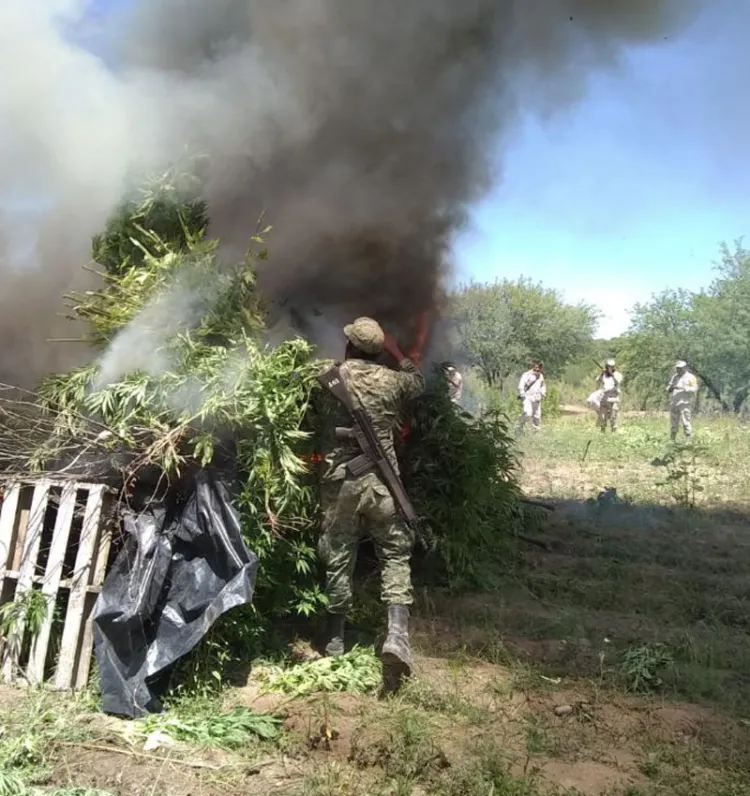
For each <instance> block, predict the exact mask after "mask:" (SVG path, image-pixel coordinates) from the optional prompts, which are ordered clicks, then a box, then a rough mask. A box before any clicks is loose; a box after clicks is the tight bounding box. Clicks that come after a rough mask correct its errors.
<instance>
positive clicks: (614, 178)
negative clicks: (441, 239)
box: [455, 0, 750, 337]
mask: <svg viewBox="0 0 750 796" xmlns="http://www.w3.org/2000/svg"><path fill="white" fill-rule="evenodd" d="M749 5H750V4H748V3H747V2H746V0H734V3H733V4H732V6H733V7H732V13H728V11H727V6H728V4H726V5H725V4H724V3H722V2H718V3H716V5H715V6H714V8H713V10H712V11H711V12H708V13H707V14H706V15H705V16H704V17H703V18H702V19H701V20H700V21H698V22H697V23H696V24H695V25H693V26H692V27H691V28H690V29H689V30H688V31H687V32H686V33H685V34H684V35H683V36H681V37H680V38H679V39H678V40H675V41H669V40H668V41H664V42H661V43H660V44H659V46H658V47H649V48H640V49H634V50H631V51H629V52H628V53H627V56H626V58H625V63H624V64H623V65H622V66H621V68H619V69H618V70H617V71H610V72H606V73H605V72H602V73H599V74H597V75H595V76H594V78H593V79H592V81H591V85H590V87H589V91H588V94H587V96H586V98H585V99H584V100H583V101H582V102H581V103H579V104H578V105H577V106H575V107H573V108H570V109H568V110H566V111H564V112H561V113H559V114H557V115H556V117H555V118H553V119H547V120H539V119H536V118H531V117H529V118H524V119H523V120H522V121H521V122H520V124H519V126H518V128H517V130H516V132H515V134H514V135H513V137H512V140H511V142H510V144H509V145H508V146H506V147H505V148H504V149H503V151H502V152H501V153H499V154H498V157H499V161H500V163H501V164H502V171H501V172H499V173H498V181H497V183H496V187H495V189H494V190H493V192H492V194H491V195H490V196H489V197H488V198H487V199H486V200H485V201H484V202H482V203H481V205H480V206H479V207H477V208H476V211H475V213H474V214H473V220H472V226H471V229H470V230H469V231H467V232H466V233H465V234H463V235H462V236H461V237H460V238H459V239H458V241H457V245H456V249H455V254H456V258H457V260H458V263H459V266H460V268H459V274H458V278H459V279H463V280H466V279H470V278H473V279H478V280H493V279H495V278H503V277H509V278H516V277H518V276H527V277H531V278H533V279H538V280H540V281H542V282H543V283H544V284H545V285H548V286H550V287H555V288H558V289H559V290H561V291H563V292H564V294H565V295H566V297H567V298H568V299H569V300H573V301H578V300H584V301H587V302H590V303H594V304H596V305H598V306H599V307H600V308H601V310H602V312H603V313H604V316H605V317H604V318H603V319H602V322H601V325H600V334H601V335H602V336H606V337H608V336H612V335H616V334H619V333H621V332H623V331H625V329H626V327H627V325H628V318H629V313H628V310H629V308H630V307H631V306H632V305H633V304H634V303H636V302H639V301H646V300H648V298H649V297H650V296H651V295H652V294H653V293H654V292H658V291H661V290H663V289H664V288H668V287H678V286H681V287H687V288H690V289H698V288H700V287H702V286H706V285H708V283H709V282H710V281H711V280H712V278H713V276H714V274H713V263H714V262H715V260H716V259H717V256H718V246H719V243H720V242H721V241H728V242H730V243H731V242H732V241H734V240H735V239H736V238H739V237H742V236H743V235H745V234H746V233H748V232H750V213H749V212H748V211H749V210H750V198H749V195H748V186H749V183H750V179H749V178H750V137H749V136H748V130H750V126H749V124H748V122H750V111H749V110H748V108H747V107H746V106H747V102H746V88H745V85H744V84H745V82H746V80H747V78H748V77H749V76H750V69H749V63H750V58H749V57H748V55H749V54H748V53H747V52H746V50H747V49H748V48H747V44H746V41H743V37H744V36H745V34H744V32H743V31H746V30H747V27H746V26H747V22H748V21H749V19H750V13H749ZM743 106H745V107H743ZM749 237H750V236H749Z"/></svg>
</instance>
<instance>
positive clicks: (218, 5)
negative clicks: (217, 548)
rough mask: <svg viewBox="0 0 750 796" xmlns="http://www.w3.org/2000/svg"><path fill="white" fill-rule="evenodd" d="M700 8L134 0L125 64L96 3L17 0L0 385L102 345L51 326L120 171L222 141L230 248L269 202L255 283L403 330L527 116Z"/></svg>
mask: <svg viewBox="0 0 750 796" xmlns="http://www.w3.org/2000/svg"><path fill="white" fill-rule="evenodd" d="M113 1H114V0H109V2H110V3H112V2H113ZM97 5H98V6H100V7H101V6H102V2H101V0H100V2H99V3H98V4H97ZM113 13H114V12H113ZM696 13H697V0H695V2H694V0H607V2H603V1H602V0H357V2H349V3H346V2H335V1H334V0H283V1H282V0H130V2H120V8H119V10H118V11H117V12H116V19H115V20H114V21H113V18H112V15H110V16H109V18H108V19H109V21H108V23H107V30H108V31H109V32H110V35H108V36H107V38H106V40H105V42H106V43H105V45H102V46H103V47H104V48H105V49H106V51H107V55H108V59H107V60H109V61H111V62H114V63H115V66H114V67H112V66H108V65H107V63H105V61H104V60H103V59H102V58H101V57H99V56H98V55H94V54H92V53H91V52H89V51H88V50H87V49H86V48H85V47H84V45H83V43H82V42H81V39H82V38H85V37H84V33H85V32H86V30H85V28H86V25H88V26H91V25H95V24H96V22H97V19H98V18H99V16H100V15H101V8H100V9H99V11H97V9H96V8H94V7H93V6H92V4H91V3H89V2H86V0H34V1H33V2H30V0H3V2H2V4H1V6H0V75H2V78H0V208H2V210H3V216H2V218H0V246H1V247H2V249H1V250H0V278H1V279H2V297H1V298H0V339H1V340H2V348H1V349H0V380H4V381H12V382H15V383H18V384H21V385H24V386H30V385H31V384H32V383H33V382H34V381H35V380H36V379H38V378H39V377H40V376H42V375H44V374H46V373H47V372H49V371H50V370H53V369H57V368H60V367H62V366H64V365H69V364H70V363H71V362H72V361H74V360H75V359H76V358H78V359H80V358H85V357H86V356H87V355H88V353H87V352H86V351H84V350H82V349H81V347H80V346H76V345H75V344H62V343H58V344H52V343H47V342H46V340H47V338H49V337H50V336H58V335H65V336H71V334H74V333H75V332H74V330H72V329H71V328H70V324H69V323H68V322H67V321H63V320H62V319H61V318H59V317H58V313H59V312H60V309H61V295H62V293H63V292H65V291H66V290H69V289H70V288H71V287H73V286H76V287H80V286H81V285H82V284H85V283H86V280H87V279H90V278H91V277H90V274H89V273H88V272H86V271H84V270H82V269H81V267H80V266H81V265H82V264H84V263H86V261H87V259H88V257H89V256H90V254H89V246H90V237H91V235H92V234H94V233H95V232H97V231H98V230H99V229H100V228H101V226H102V224H103V222H104V220H105V218H106V217H107V215H108V213H109V212H111V210H112V208H113V207H114V205H115V204H116V202H117V201H118V200H119V199H120V198H121V197H122V196H123V192H124V191H125V190H126V186H127V185H128V184H131V183H130V182H128V180H129V178H131V177H132V176H133V175H136V176H137V175H139V174H142V173H144V171H145V170H147V169H150V168H154V167H159V166H162V165H164V164H166V163H168V162H169V161H170V159H172V158H173V157H174V156H175V154H176V153H178V152H181V151H183V150H184V148H185V147H192V148H195V149H198V150H200V151H202V152H205V153H207V154H208V155H209V156H210V163H211V171H210V179H209V183H208V187H207V199H208V201H209V210H210V215H211V218H212V231H213V232H214V233H215V234H217V235H219V236H220V237H221V239H222V241H224V242H225V244H226V245H227V247H228V249H229V251H230V252H233V253H234V254H236V253H238V252H240V251H241V250H242V249H243V248H244V246H245V244H246V241H247V239H248V237H249V234H251V232H252V231H253V229H254V227H255V223H256V220H257V218H258V216H259V215H260V214H261V212H263V211H265V212H266V217H267V218H268V220H269V222H270V223H272V224H273V226H274V232H273V235H272V238H271V240H270V253H271V257H270V260H269V261H268V263H267V264H266V265H265V266H264V271H263V272H262V273H261V285H262V287H263V288H264V290H265V291H266V292H267V294H268V295H269V296H270V297H271V298H272V299H273V300H274V301H275V302H276V304H277V306H281V307H283V308H284V312H287V311H288V310H289V309H290V308H291V309H292V310H293V311H294V312H296V313H298V314H299V315H300V316H301V317H302V319H303V321H309V322H310V324H311V326H310V329H311V331H310V334H311V335H313V336H315V335H316V332H315V329H316V328H318V327H319V328H320V329H321V330H324V331H321V332H320V334H324V335H327V334H328V331H327V330H328V329H330V328H331V322H330V321H331V319H332V318H333V317H335V318H336V323H339V319H340V318H344V317H346V316H347V315H348V314H352V313H364V312H367V313H371V314H375V315H377V316H379V317H380V318H382V319H383V320H384V321H385V322H386V323H393V324H396V325H398V326H402V327H403V326H404V324H406V323H408V321H409V320H410V319H411V318H413V317H414V315H415V314H416V313H417V312H419V311H420V310H421V309H423V308H424V307H425V306H429V305H431V304H432V303H433V301H434V297H435V295H436V293H437V292H438V291H439V289H440V285H441V282H442V280H443V278H444V275H445V273H446V269H447V268H448V259H447V255H448V249H449V245H450V241H451V238H452V236H453V235H454V234H455V232H456V231H457V229H459V228H460V226H461V224H462V223H463V222H464V220H465V217H466V212H467V208H468V207H469V206H470V204H471V203H472V202H473V201H475V200H477V199H479V198H481V196H482V195H483V194H484V192H485V191H486V190H487V188H488V187H489V185H490V184H491V182H492V178H493V174H492V172H491V164H492V163H493V160H494V155H495V151H494V150H495V148H496V143H497V142H498V141H501V140H502V136H503V134H504V133H506V132H508V131H509V130H511V129H512V126H513V123H514V121H515V120H516V118H517V114H518V112H519V110H521V109H523V110H537V111H549V110H554V109H555V108H558V107H563V106H567V105H569V104H570V103H572V102H575V101H576V100H577V99H578V98H580V97H581V96H582V95H583V94H584V93H585V91H586V86H587V81H588V79H589V77H590V75H591V74H592V71H593V70H594V69H595V68H596V67H597V66H598V65H601V64H606V65H617V63H618V61H619V59H620V57H621V55H622V53H623V51H624V48H626V47H627V46H629V45H630V44H633V43H639V42H657V41H659V40H660V39H662V38H663V37H665V36H667V35H670V36H672V35H677V34H679V32H680V30H681V29H682V28H683V27H684V26H685V25H686V24H688V23H690V22H691V20H693V19H694V18H695V15H696ZM98 15H99V16H98ZM76 30H77V31H78V39H76V37H75V35H74V33H73V32H72V31H76ZM29 208H31V209H29ZM188 303H189V302H188ZM316 318H323V319H325V320H323V321H319V320H318V321H316V320H315V319H316ZM316 324H317V325H318V326H317V327H316ZM134 339H138V335H137V334H135V337H134ZM134 348H140V349H141V350H142V346H134ZM121 354H122V352H118V368H119V367H121V366H122V363H121V361H119V360H121V359H122V356H121ZM125 355H126V352H125ZM133 364H134V365H135V364H137V363H136V361H135V359H134V361H133Z"/></svg>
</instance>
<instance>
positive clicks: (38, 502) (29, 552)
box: [3, 479, 51, 683]
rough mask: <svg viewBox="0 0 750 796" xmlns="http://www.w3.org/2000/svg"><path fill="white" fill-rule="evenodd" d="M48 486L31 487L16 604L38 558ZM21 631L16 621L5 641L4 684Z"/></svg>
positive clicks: (43, 482)
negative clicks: (32, 488)
mask: <svg viewBox="0 0 750 796" xmlns="http://www.w3.org/2000/svg"><path fill="white" fill-rule="evenodd" d="M50 486H51V485H50V482H49V481H48V480H46V479H40V480H39V481H37V483H36V485H35V487H34V496H33V497H32V499H31V509H30V511H29V523H28V527H27V529H26V536H25V538H24V540H23V550H22V552H21V566H20V570H19V574H18V582H17V584H16V596H15V601H16V602H20V601H21V600H22V599H23V598H24V596H25V594H26V592H28V591H29V589H31V588H32V584H33V582H34V575H35V573H36V562H37V558H38V557H39V543H40V542H41V540H42V531H43V529H44V515H45V514H46V513H47V501H48V498H49V490H50ZM24 630H25V622H24V621H23V620H21V619H19V620H18V621H17V622H16V626H15V627H14V629H13V633H12V635H11V637H10V638H8V639H7V642H8V646H7V649H6V655H5V660H4V662H3V679H4V680H5V682H6V683H9V682H12V680H13V677H14V675H15V670H16V668H17V666H18V656H19V655H20V652H21V646H22V643H23V633H24Z"/></svg>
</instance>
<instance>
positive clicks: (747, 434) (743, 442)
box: [519, 413, 750, 506]
mask: <svg viewBox="0 0 750 796" xmlns="http://www.w3.org/2000/svg"><path fill="white" fill-rule="evenodd" d="M682 442H683V440H682V437H678V444H679V445H681V443H682ZM694 443H695V448H696V450H697V461H696V466H695V474H696V476H697V478H698V481H699V483H700V486H701V487H703V488H702V490H701V494H700V496H699V500H698V504H699V505H704V506H720V505H727V504H742V503H743V502H746V501H747V500H748V492H747V488H746V484H747V478H748V476H749V475H750V426H749V425H744V424H741V423H740V422H739V421H737V420H735V419H720V420H705V419H701V418H697V419H696V420H695V423H694ZM519 445H520V449H521V452H522V454H523V466H524V480H525V486H526V490H527V492H534V493H536V494H541V495H545V496H547V497H553V498H561V499H574V500H580V499H584V500H585V499H587V498H595V497H596V496H597V494H598V493H599V492H600V491H602V490H603V489H605V488H606V487H614V488H615V489H616V490H617V492H618V495H619V496H620V497H621V498H624V499H627V500H631V501H633V502H637V503H657V504H664V505H675V499H674V496H673V490H672V489H671V488H670V487H669V486H668V485H664V486H661V485H660V483H661V482H663V481H664V480H665V476H666V472H665V468H664V467H659V466H656V465H655V464H654V461H655V460H657V459H662V458H663V457H664V456H665V455H667V454H669V453H670V452H671V451H674V447H675V446H673V445H671V444H670V441H669V418H668V417H667V416H666V415H656V416H653V417H646V418H643V417H637V418H629V417H623V418H622V420H621V427H620V431H619V433H618V434H614V435H613V434H611V433H609V432H608V433H606V434H602V433H601V432H600V431H599V430H598V429H597V428H596V425H595V416H594V414H593V413H589V414H586V415H583V416H575V417H562V418H560V419H557V420H552V421H550V422H548V423H545V424H544V426H543V429H542V431H541V433H539V434H535V435H532V434H527V435H526V436H525V437H523V438H522V439H521V440H520V441H519Z"/></svg>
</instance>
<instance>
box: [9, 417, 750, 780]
mask: <svg viewBox="0 0 750 796" xmlns="http://www.w3.org/2000/svg"><path fill="white" fill-rule="evenodd" d="M634 422H635V421H634ZM567 423H569V424H570V425H566V424H567ZM648 423H651V424H652V425H651V426H648V425H645V424H644V427H636V428H634V429H631V430H629V431H624V433H623V434H622V435H621V436H620V437H618V438H617V441H616V442H614V441H612V440H611V439H610V438H607V439H606V441H604V442H602V441H601V440H600V439H599V438H595V442H594V443H592V444H591V445H589V446H588V454H587V456H586V459H585V460H584V461H583V463H581V451H582V450H585V449H586V445H587V441H588V439H589V438H590V437H591V434H590V428H589V427H588V426H587V424H586V422H585V421H584V420H579V419H575V420H571V421H568V420H561V421H559V424H558V425H557V426H555V425H550V426H549V431H547V432H546V436H545V435H544V434H543V435H540V436H539V437H538V438H535V439H532V440H529V441H528V442H527V443H524V444H525V445H526V446H527V447H526V450H525V460H524V468H525V472H524V479H525V488H526V491H527V493H528V494H529V495H534V496H536V497H542V498H544V499H545V500H548V501H552V502H553V504H554V506H555V510H554V511H553V512H550V513H549V516H548V519H547V522H546V525H545V527H544V528H543V529H542V530H541V531H540V533H539V538H540V540H541V542H542V544H543V546H542V547H540V546H538V545H533V544H529V545H527V544H521V545H520V547H519V550H518V560H517V561H513V562H509V563H508V570H507V572H505V573H501V574H500V576H499V578H498V582H497V583H495V584H488V585H489V586H491V587H492V588H490V589H488V591H486V592H484V593H481V594H464V595H461V596H456V595H451V594H448V593H442V592H436V591H426V590H421V591H420V593H419V602H418V605H417V606H416V607H415V612H414V613H415V618H414V631H413V642H414V645H415V648H416V649H417V651H418V654H417V657H416V663H417V672H416V676H415V678H414V679H413V681H412V682H411V683H410V684H408V685H407V686H406V687H405V688H404V689H402V691H401V693H400V694H399V695H397V696H396V697H390V698H387V699H380V698H378V696H377V695H375V694H355V693H328V692H326V691H317V692H316V693H313V694H310V695H307V696H298V697H295V696H294V695H293V694H289V693H286V694H281V693H264V690H263V687H262V682H261V680H260V679H259V675H258V673H257V671H256V672H253V673H251V675H250V679H249V680H248V682H247V684H245V685H244V686H240V687H236V688H233V689H230V690H227V691H225V692H224V693H223V695H222V696H221V698H213V697H205V698H197V697H191V698H185V699H183V700H182V702H181V703H179V704H177V705H176V706H175V707H174V709H173V710H172V712H171V713H169V714H167V715H166V716H165V717H163V718H161V719H159V720H158V721H157V722H155V723H154V722H151V723H148V722H146V723H143V722H122V721H119V720H116V719H112V718H107V717H105V716H102V715H101V714H100V713H99V712H98V711H97V705H96V699H95V697H93V696H91V695H83V696H81V697H78V698H75V699H71V698H70V697H65V696H61V695H52V694H44V693H39V692H28V693H24V692H21V691H18V690H16V689H8V688H3V689H0V794H6V793H8V794H19V795H20V796H23V794H28V793H33V792H47V793H55V794H57V795H58V796H82V794H88V796H95V794H96V793H110V794H118V795H119V794H122V795H123V796H125V794H128V795H129V796H130V795H132V796H141V795H143V796H146V794H148V796H156V795H163V796H178V795H179V796H186V795H187V794H196V795H197V794H201V795H203V794H205V796H219V795H220V794H240V793H242V794H245V793H253V794H259V796H272V795H278V796H280V795H281V794H290V795H291V796H302V795H303V794H304V795H305V796H307V794H310V795H311V796H334V795H339V794H341V795H343V794H349V795H350V796H358V795H359V794H361V795H362V796H364V795H365V794H381V795H382V796H386V795H388V794H393V795H394V796H407V795H408V794H413V795H414V796H420V794H436V796H490V794H492V796H544V795H546V794H567V796H574V795H577V796H581V794H585V796H605V795H606V796H657V795H658V796H662V794H663V795H664V796H750V619H748V617H750V580H749V579H748V572H750V533H749V532H748V515H747V511H746V505H747V504H746V503H743V500H742V492H743V489H744V484H743V483H742V481H743V479H744V477H745V476H744V474H745V473H746V472H747V471H746V470H745V469H744V467H745V463H746V462H747V460H748V454H747V452H744V451H742V450H739V448H733V447H732V445H739V444H740V443H741V442H742V441H743V439H744V438H742V437H740V438H739V439H740V442H739V443H738V442H733V443H731V444H729V443H727V442H726V440H727V439H728V437H727V436H726V434H725V430H724V429H723V428H718V427H707V428H706V429H705V435H704V436H705V439H706V447H707V449H708V450H709V453H708V454H706V455H708V456H712V457H714V458H713V459H710V461H711V462H712V464H711V466H710V467H709V466H707V467H706V469H707V470H708V471H709V473H710V475H709V483H715V482H716V479H726V484H728V486H727V488H726V489H727V492H728V495H727V497H729V498H730V499H729V500H725V501H720V500H717V499H716V498H715V495H716V489H715V488H714V487H711V488H709V489H707V490H704V491H702V492H699V493H696V494H699V495H700V497H699V499H698V500H697V502H696V505H695V506H693V507H692V508H691V507H688V506H686V505H682V504H681V503H680V500H679V499H678V498H676V497H675V488H674V484H670V485H668V486H662V487H657V486H655V485H653V484H651V482H650V481H649V480H648V477H651V478H652V480H653V472H654V471H653V468H652V465H650V463H649V462H650V459H651V457H652V455H656V454H659V453H660V450H661V448H663V445H664V443H663V439H662V436H663V429H661V428H660V426H659V425H658V424H659V423H660V421H658V420H654V421H648ZM574 424H575V425H574ZM712 446H713V447H712ZM702 467H704V464H703V463H701V462H698V463H697V464H696V465H695V470H696V472H702V470H701V468H702ZM602 472H604V473H605V475H604V476H602ZM558 478H559V479H560V486H559V488H557V489H550V487H549V484H550V479H558ZM719 482H720V481H719ZM604 486H611V487H613V488H614V489H616V491H617V492H616V493H617V495H618V499H617V500H616V501H614V502H608V500H607V499H600V500H597V499H596V498H597V495H598V494H599V493H600V491H601V490H602V489H603V488H604ZM677 486H678V487H679V484H678V485H677ZM677 494H678V496H679V489H677ZM619 496H624V497H625V498H629V499H630V501H629V502H627V501H626V502H621V498H620V497H619ZM649 496H658V500H656V499H652V500H648V499H647V498H648V497H649ZM587 501H588V502H587ZM372 665H376V662H375V661H374V659H372ZM305 666H306V664H303V665H302V668H301V669H299V673H300V674H299V677H300V678H301V679H300V682H302V680H304V677H305V676H307V675H305V673H304V672H305V671H307V670H305V668H304V667H305ZM339 686H340V687H346V683H345V682H344V683H343V685H342V684H341V683H339ZM238 708H241V709H247V712H252V713H253V714H268V713H272V714H277V715H279V716H281V717H283V730H282V732H281V733H280V734H279V735H278V737H275V738H273V739H270V740H263V739H262V738H258V737H257V735H253V734H250V735H248V736H246V737H245V740H244V741H242V742H241V743H240V744H237V743H229V737H228V736H226V735H225V736H220V735H219V734H217V733H218V730H214V731H211V732H209V729H208V728H210V727H212V726H218V723H219V720H220V719H221V718H222V717H223V716H226V715H229V712H230V711H232V710H236V709H238ZM186 722H187V723H191V722H192V723H191V725H190V726H191V727H193V730H192V732H193V736H191V737H190V738H189V739H187V740H186V739H185V737H184V735H185V733H184V732H183V731H182V730H181V727H183V725H184V724H185V723H186ZM222 726H223V725H222ZM196 728H197V729H196ZM183 729H184V727H183ZM204 730H205V731H204ZM222 731H223V730H222ZM212 733H213V734H212ZM14 788H15V790H14Z"/></svg>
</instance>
